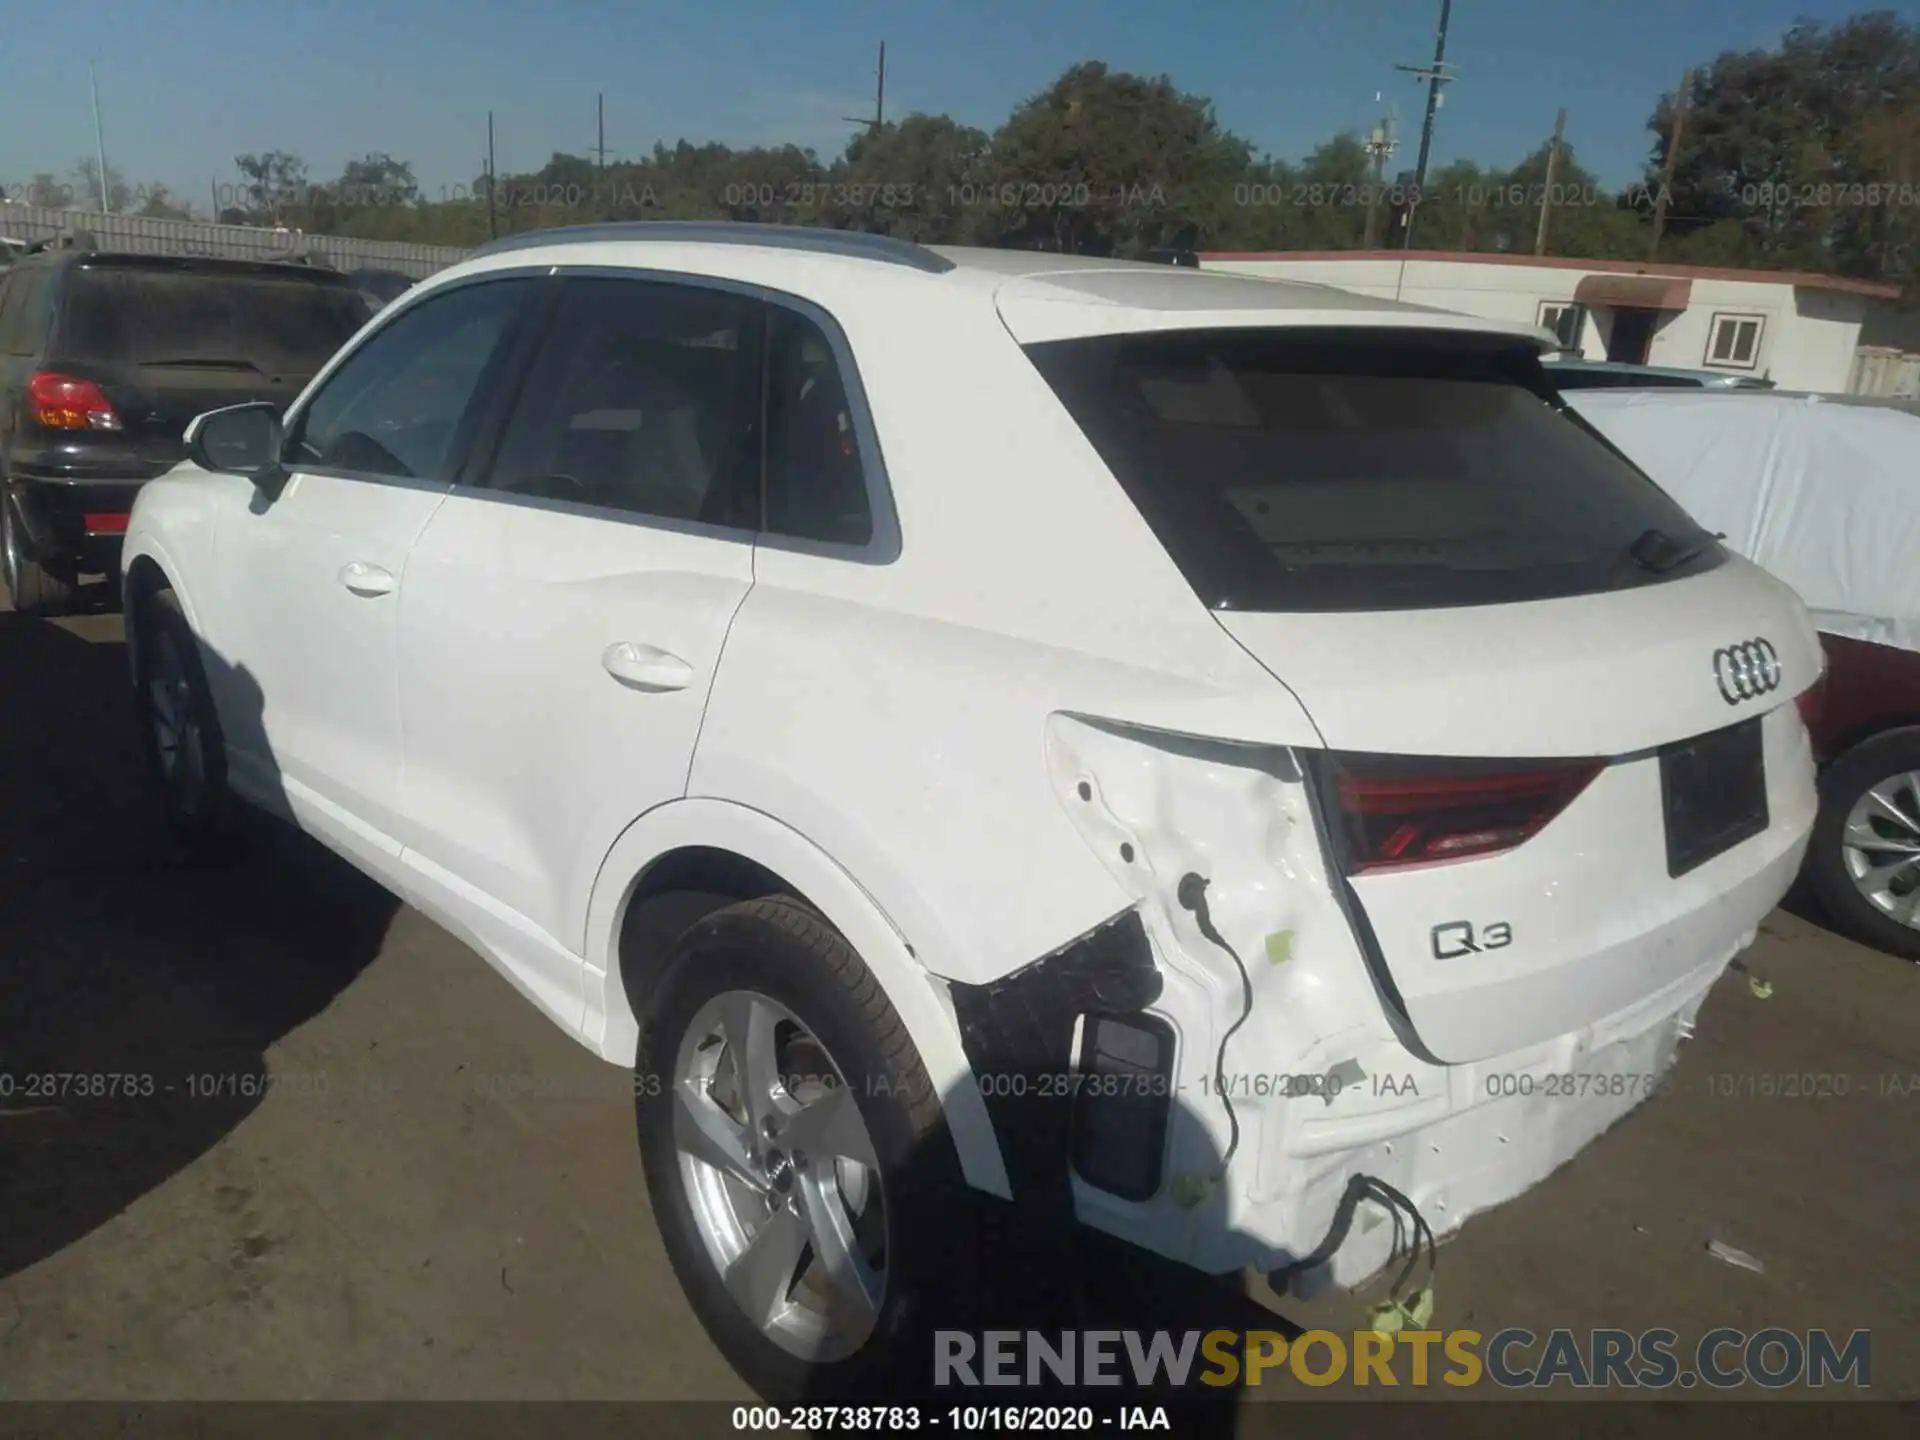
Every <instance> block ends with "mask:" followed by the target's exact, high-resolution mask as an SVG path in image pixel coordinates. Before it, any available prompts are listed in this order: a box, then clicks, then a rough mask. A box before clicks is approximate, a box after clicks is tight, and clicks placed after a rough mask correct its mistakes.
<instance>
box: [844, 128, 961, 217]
mask: <svg viewBox="0 0 1920 1440" xmlns="http://www.w3.org/2000/svg"><path fill="white" fill-rule="evenodd" d="M988 145H989V142H988V139H987V135H986V132H985V131H983V130H976V129H974V128H973V127H972V126H971V125H961V124H959V123H958V122H956V121H955V120H953V119H952V118H950V117H949V116H946V115H922V114H914V115H909V116H907V117H906V119H904V120H901V121H899V122H897V123H894V122H889V123H888V124H886V125H884V126H882V127H881V128H880V129H879V130H878V131H865V132H863V133H861V134H859V135H857V136H855V137H854V139H853V140H852V142H851V143H849V144H848V146H847V153H846V155H845V156H844V157H842V159H841V160H839V161H838V162H836V163H835V165H834V166H833V167H832V170H831V173H830V175H829V185H830V189H831V191H832V194H833V198H834V201H835V208H836V211H837V213H838V216H839V218H840V219H841V220H842V221H844V223H845V224H846V225H847V226H848V227H849V228H855V229H861V230H871V231H875V232H878V233H881V234H887V235H897V236H899V237H900V238H901V239H903V240H913V241H916V242H918V243H920V244H939V243H943V242H944V243H952V242H954V241H956V240H958V239H959V238H960V237H961V235H962V234H963V233H964V227H965V220H966V212H967V203H966V202H967V200H968V198H969V192H968V189H967V187H968V185H969V182H971V181H972V180H973V179H974V178H975V177H977V176H978V175H979V174H980V173H981V172H982V169H983V167H984V165H985V163H986V158H987V152H988Z"/></svg>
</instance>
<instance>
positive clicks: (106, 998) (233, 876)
mask: <svg viewBox="0 0 1920 1440" xmlns="http://www.w3.org/2000/svg"><path fill="white" fill-rule="evenodd" d="M125 668H126V667H125V653H124V649H123V647H122V645H121V643H120V631H119V622H118V620H117V619H116V618H114V617H111V616H98V617H90V618H85V619H79V620H73V621H64V622H61V623H59V624H57V625H54V624H38V623H30V622H26V621H22V620H20V619H18V618H17V617H15V616H13V615H11V614H10V613H0V1073H7V1074H12V1075H14V1076H16V1077H18V1076H24V1075H27V1074H31V1073H34V1072H36V1071H45V1070H53V1071H59V1072H69V1073H88V1074H92V1073H107V1074H118V1075H123V1076H134V1077H140V1076H150V1077H154V1079H153V1081H152V1082H151V1083H152V1084H153V1086H154V1090H153V1093H151V1094H145V1093H136V1094H132V1095H126V1094H123V1095H121V1096H119V1097H117V1098H114V1097H107V1098H98V1097H81V1096H76V1095H68V1096H65V1097H54V1098H51V1099H49V1098H46V1097H40V1098H33V1097H29V1096H27V1095H25V1094H23V1093H21V1091H20V1090H19V1088H18V1085H17V1084H16V1085H15V1088H14V1090H13V1093H11V1094H6V1095H0V1398H6V1399H12V1400H58V1399H75V1398H89V1399H100V1400H141V1401H147V1400H162V1399H200V1400H215V1399H226V1400H236V1399H249V1400H271V1399H421V1400H425V1399H435V1400H544V1399H563V1398H565V1399H590V1400H623V1399H706V1400H732V1401H746V1400H751V1399H752V1398H753V1397H752V1396H751V1395H750V1394H749V1393H748V1392H747V1390H746V1389H745V1387H744V1386H743V1385H742V1384H741V1382H740V1381H739V1380H738V1379H737V1378H736V1377H735V1376H734V1375H733V1374H732V1372H731V1371H730V1370H729V1369H728V1367H727V1366H726V1365H725V1363H724V1362H723V1361H722V1360H721V1359H720V1358H719V1356H718V1355H717V1353H716V1352H715V1351H714V1350H713V1348H712V1347H711V1346H710V1345H709V1344H708V1342H707V1341H706V1339H705V1337H704V1336H703V1334H702V1333H701V1331H700V1330H699V1328H698V1327H697V1325H696V1324H695V1323H694V1320H693V1317H692V1314H691V1312H690V1311H689V1310H688V1308H687V1306H686V1304H685V1303H684V1302H683V1300H682V1299H681V1295H680V1291H679V1289H678V1287H677V1285H676V1284H675V1282H674V1279H673V1277H672V1274H671V1273H670V1271H669V1269H668V1265H667V1261H666V1258H665V1256H664V1254H663V1253H662V1251H661V1248H660V1244H659V1242H658V1240H657V1238H656V1236H655V1233H654V1228H653V1224H652V1221H651V1218H650V1216H649V1213H648V1207H647V1201H646V1197H645V1192H644V1188H643V1185H642V1182H641V1176H640V1170H639V1165H638V1160H637V1156H636V1153H635V1147H634V1140H633V1119H632V1108H631V1102H630V1100H629V1098H628V1094H627V1089H626V1085H627V1082H626V1079H625V1077H624V1075H623V1074H621V1073H620V1072H618V1071H616V1070H614V1069H612V1068H610V1067H607V1066H604V1065H603V1064H601V1063H600V1062H599V1061H597V1060H595V1059H593V1058H592V1057H590V1056H589V1055H587V1054H586V1053H585V1052H584V1051H583V1050H581V1049H579V1048H578V1047H577V1046H575V1045H574V1044H573V1042H571V1041H570V1040H568V1039H566V1038H565V1037H564V1036H563V1035H561V1034H560V1032H559V1031H558V1030H556V1029H555V1028H554V1027H552V1026H551V1025H550V1024H549V1023H548V1022H547V1021H545V1020H544V1019H542V1018H541V1017H540V1016H539V1015H538V1014H537V1013H536V1012H535V1011H534V1010H533V1009H532V1008H531V1007H529V1006H528V1005H527V1004H526V1003H525V1002H524V1001H522V1000H521V999H520V998H519V996H518V995H517V994H516V993H515V992H514V991H513V990H512V989H511V988H510V987H509V986H508V985H507V984H506V983H505V982H504V981H502V980H500V979H498V978H497V977H496V976H495V975H494V974H493V972H492V971H491V970H490V969H488V968H487V966H486V965H485V964H484V963H482V962H481V961H480V960H479V959H478V958H477V957H475V956H474V955H473V954H472V953H471V952H469V951H467V950H466V949H464V948H463V947H462V946H461V945H460V944H459V943H457V942H456V941H454V940H452V939H451V938H450V937H448V936H447V935H446V934H445V933H443V932H442V931H440V930H439V929H437V928H436V927H435V926H433V925H432V924H431V923H429V922H428V921H426V920H424V919H423V918H422V917H420V916H419V915H417V914H415V913H413V912H412V911H409V910H406V909H404V908H401V907H399V906H398V905H397V903H396V902H395V901H394V900H392V899H391V897H389V896H387V895H386V894H385V893H384V892H382V891H380V890H379V889H378V888H377V887H375V886H373V885H372V884H371V883H369V882H367V881H365V880H364V879H362V878H361V877H360V876H358V875H357V874H355V873H353V872H352V871H350V870H348V869H347V868H346V867H345V866H344V865H342V864H341V863H339V862H337V861H335V860H334V859H333V858H332V857H331V856H330V855H328V854H326V853H325V852H323V851H321V850H320V849H319V848H318V847H316V846H314V845H312V844H311V843H309V842H307V841H306V840H304V839H303V838H302V837H299V836H297V835H293V834H291V833H288V834H286V835H285V836H284V837H282V838H280V839H279V840H277V841H275V842H273V843H271V844H270V845H268V846H267V847H266V848H265V850H264V851H263V852H262V853H261V854H259V855H257V856H256V857H255V858H253V859H251V860H249V861H248V862H247V863H245V864H243V865H242V866H240V867H239V868H238V869H235V870H230V871H223V872H204V871H194V870H190V869H185V868H182V867H181V866H179V865H177V864H176V863H174V862H173V861H172V860H171V859H170V858H169V854H168V851H167V848H166V846H165V844H164V840H163V837H162V835H161V832H160V830H159V828H158V822H157V817H156V815H155V813H154V811H153V809H152V807H151V805H150V803H149V801H148V799H147V795H146V792H145V791H144V790H143V789H142V788H141V782H142V779H143V777H142V776H141V773H140V766H139V760H138V755H137V750H136V745H135V737H134V732H133V729H132V721H131V716H130V708H129V703H128V696H127V693H126V680H125ZM1747 964H1748V966H1749V967H1750V970H1751V971H1752V973H1753V974H1754V975H1755V976H1757V977H1763V978H1764V979H1765V980H1766V981H1767V982H1769V983H1770V984H1771V985H1772V987H1773V992H1772V996H1771V998H1770V999H1767V1000H1764V1001H1763V1000H1760V999H1757V998H1756V997H1755V996H1754V994H1753V993H1752V991H1751V990H1750V988H1749V985H1748V982H1747V977H1746V976H1744V975H1739V974H1733V975H1730V976H1729V977H1728V978H1727V980H1726V981H1724V982H1723V983H1722V985H1721V986H1720V987H1719V989H1718V990H1717V991H1716V992H1715V993H1714V995H1713V996H1712V998H1711V1000H1710V1001H1709V1003H1708V1006H1707V1008H1706V1010H1705V1012H1704V1014H1703V1017H1702V1020H1701V1024H1700V1028H1699V1033H1698V1035H1697V1037H1696V1038H1695V1039H1694V1040H1693V1041H1692V1042H1691V1043H1690V1044H1689V1045H1688V1046H1687V1048H1686V1049H1685V1051H1684V1052H1683V1061H1682V1065H1681V1068H1680V1070H1679V1072H1678V1075H1677V1085H1676V1088H1675V1090H1674V1092H1673V1093H1671V1094H1669V1095H1667V1096H1665V1097H1663V1098H1661V1099H1659V1100H1657V1101H1655V1102H1654V1103H1652V1104H1650V1105H1648V1106H1645V1107H1643V1108H1642V1109H1641V1110H1640V1111H1638V1112H1636V1113H1635V1114H1634V1115H1633V1116H1632V1117H1630V1118H1629V1119H1628V1120H1627V1121H1626V1122H1624V1123H1623V1124H1622V1125H1620V1126H1619V1127H1618V1128H1617V1129H1616V1130H1615V1131H1613V1132H1612V1133H1610V1134H1609V1135H1607V1136H1605V1137H1603V1138H1602V1139H1601V1140H1600V1141H1599V1142H1598V1143H1596V1144H1595V1145H1594V1146H1592V1147H1591V1148H1590V1149H1589V1150H1588V1151H1586V1152H1585V1153H1584V1154H1583V1155H1581V1156H1580V1158H1579V1159H1578V1160H1577V1161H1576V1162H1575V1163H1574V1164H1572V1165H1571V1166H1569V1167H1567V1168H1566V1169H1564V1170H1563V1171H1561V1172H1560V1173H1559V1174H1557V1175H1556V1176H1554V1177H1553V1178H1552V1179H1550V1180H1549V1181H1548V1182H1547V1183H1545V1184H1543V1185H1541V1186H1540V1187H1538V1188H1537V1189H1536V1190H1534V1191H1533V1192H1531V1193H1529V1194H1528V1195H1526V1196H1524V1197H1523V1198H1521V1199H1520V1200H1519V1201H1517V1202H1515V1203H1514V1204H1511V1205H1509V1206H1507V1207H1505V1208H1504V1209H1502V1210H1499V1211H1497V1212H1495V1213H1491V1214H1488V1215H1484V1216H1481V1217H1478V1218H1476V1219H1475V1220H1473V1221H1471V1222H1470V1223H1469V1224H1468V1226H1467V1227H1466V1229H1465V1232H1464V1233H1463V1234H1462V1235H1461V1236H1460V1237H1459V1238H1458V1239H1457V1240H1455V1241H1454V1242H1452V1243H1450V1244H1448V1245H1446V1246H1444V1247H1443V1249H1442V1250H1441V1254H1440V1266H1439V1272H1438V1287H1437V1293H1438V1309H1437V1313H1436V1315H1435V1319H1434V1323H1435V1324H1436V1325H1438V1326H1445V1327H1453V1326H1470V1327H1473V1328H1476V1329H1479V1330H1481V1331H1483V1332H1488V1333H1490V1332H1492V1331H1494V1330H1496V1329H1499V1328H1502V1327H1505V1326H1510V1325H1522V1326H1526V1327H1528V1328H1530V1329H1533V1330H1535V1331H1537V1332H1544V1331H1546V1330H1549V1329H1551V1328H1553V1327H1556V1326H1567V1327H1573V1328H1576V1329H1580V1330H1585V1329H1588V1328H1592V1327H1598V1326H1610V1327H1619V1328H1622V1329H1626V1330H1630V1331H1636V1332H1637V1331H1640V1330H1644V1329H1647V1328H1651V1327H1666V1328H1670V1329H1673V1330H1676V1331H1678V1332H1680V1334H1681V1335H1682V1336H1683V1337H1687V1338H1688V1339H1691V1338H1694V1337H1697V1336H1698V1335H1699V1334H1700V1333H1702V1332H1704V1331H1706V1330H1709V1329H1712V1328H1714V1327H1716V1326H1722V1325H1725V1326H1734V1327H1738V1328H1740V1329H1743V1330H1747V1331H1754V1330H1759V1329H1761V1328H1764V1327H1767V1326H1780V1327H1785V1328H1787V1329H1791V1330H1798V1331H1804V1330H1806V1329H1809V1328H1812V1327H1822V1326H1824V1327H1827V1328H1829V1329H1832V1330H1835V1331H1838V1332H1840V1333H1841V1334H1843V1335H1844V1334H1845V1333H1847V1332H1851V1331H1854V1330H1859V1329H1866V1330H1869V1331H1871V1332H1872V1334H1873V1337H1874V1338H1873V1349H1872V1385H1873V1390H1874V1392H1875V1393H1876V1394H1877V1395H1879V1396H1883V1397H1889V1396H1899V1397H1907V1398H1913V1397H1920V1343H1917V1342H1916V1341H1915V1339H1914V1336H1915V1333H1916V1328H1920V1225H1916V1223H1915V1222H1916V1220H1917V1219H1920V1145H1916V1143H1915V1141H1916V1139H1917V1138H1920V1089H1916V1090H1915V1091H1914V1093H1910V1094H1898V1093H1892V1094H1889V1093H1883V1092H1884V1091H1885V1089H1886V1088H1887V1087H1886V1079H1885V1077H1899V1080H1898V1081H1896V1082H1895V1085H1894V1089H1896V1090H1899V1089H1905V1088H1906V1084H1907V1083H1908V1082H1910V1081H1911V1082H1912V1083H1916V1084H1920V1081H1912V1077H1920V971H1916V970H1915V969H1914V968H1913V967H1911V966H1908V965H1904V964H1901V963H1899V962H1896V961H1894V960H1891V959H1888V958H1886V957H1884V956H1881V955H1878V954H1874V953H1871V952H1868V951H1866V950H1863V949H1861V948H1859V947H1857V946H1854V945H1852V944H1850V943H1848V942H1846V941H1843V940H1840V939H1838V938H1836V937H1834V936H1832V935H1830V934H1828V933H1827V932H1826V931H1824V930H1823V929H1821V928H1820V927H1819V926H1818V925H1816V924H1814V923H1812V922H1811V921H1809V920H1807V919H1803V918H1798V917H1797V916H1795V915H1793V914H1789V913H1786V912H1784V911H1783V912H1780V913H1777V914H1776V915H1775V916H1773V917H1772V918H1771V920H1770V921H1769V922H1768V924H1767V926H1766V928H1765V932H1764V933H1763V934H1762V936H1761V938H1760V941H1759V943H1758V944H1757V945H1756V946H1755V947H1754V949H1753V950H1752V951H1750V952H1749V954H1748V956H1747ZM1789 1074H1791V1075H1813V1076H1831V1077H1845V1085H1844V1087H1840V1086H1837V1085H1836V1084H1835V1083H1833V1082H1829V1083H1826V1084H1824V1085H1820V1086H1816V1087H1814V1088H1816V1089H1820V1090H1823V1091H1826V1092H1829V1093H1825V1094H1821V1095H1816V1096H1812V1097H1805V1096H1799V1097H1791V1098H1788V1097H1783V1096H1780V1095H1777V1094H1763V1093H1762V1090H1763V1089H1770V1088H1771V1087H1770V1086H1767V1085H1766V1084H1765V1082H1764V1081H1762V1080H1759V1079H1749V1078H1747V1077H1770V1076H1776V1075H1789ZM259 1076H269V1077H271V1081H270V1087H269V1088H267V1089H266V1093H264V1094H248V1093H243V1091H245V1090H248V1089H254V1088H258V1087H259V1084H260V1082H259V1081H258V1080H257V1079H256V1080H249V1079H247V1078H246V1077H259ZM235 1077H241V1078H239V1079H236V1078H235ZM146 1083H148V1082H141V1081H136V1082H135V1088H136V1090H139V1089H142V1088H143V1087H144V1085H145V1084H146ZM1836 1088H1845V1089H1846V1091H1847V1092H1848V1093H1846V1094H1845V1095H1844V1096H1842V1095H1838V1094H1834V1093H1830V1092H1832V1091H1833V1090H1835V1089H1836ZM1711 1240H1721V1241H1724V1242H1725V1243H1727V1244H1730V1245H1733V1246H1736V1247H1738V1248H1739V1249H1741V1250H1744V1251H1747V1252H1749V1253H1750V1254H1752V1255H1754V1256H1756V1257H1758V1259H1759V1260H1760V1261H1761V1262H1762V1263H1763V1264H1764V1266H1765V1271H1764V1273H1762V1274H1755V1273H1751V1272H1749V1271H1747V1270H1742V1269H1736V1268H1731V1267H1729V1266H1728V1265H1726V1264H1723V1263H1721V1262H1720V1261H1718V1260H1716V1259H1714V1258H1713V1257H1711V1256H1710V1255H1709V1254H1708V1252H1707V1248H1706V1247H1707V1245H1708V1242H1709V1241H1711ZM1141 1263H1142V1264H1143V1265H1145V1264H1146V1262H1141ZM1147 1273H1149V1275H1150V1276H1151V1275H1152V1267H1151V1266H1148V1267H1147ZM1177 1283H1179V1282H1178V1281H1176V1280H1173V1279H1167V1278H1166V1277H1153V1278H1150V1280H1149V1282H1148V1288H1149V1289H1154V1290H1155V1293H1162V1289H1163V1288H1164V1286H1172V1285H1175V1284H1177ZM1156 1287H1161V1288H1156ZM1169 1293H1170V1292H1169ZM1208 1293H1209V1294H1214V1293H1216V1290H1213V1289H1210V1290H1209V1291H1208ZM1217 1293H1218V1294H1219V1295H1220V1297H1221V1298H1220V1301H1219V1304H1220V1307H1221V1308H1220V1311H1219V1320H1218V1322H1217V1323H1222V1324H1246V1323H1249V1322H1248V1320H1247V1319H1246V1316H1247V1315H1248V1314H1252V1315H1253V1316H1254V1317H1255V1319H1254V1321H1253V1322H1252V1323H1258V1317H1259V1315H1260V1314H1261V1313H1262V1312H1259V1311H1256V1310H1254V1309H1253V1307H1252V1305H1251V1304H1250V1303H1249V1302H1247V1301H1246V1300H1244V1299H1240V1298H1238V1297H1230V1296H1228V1295H1227V1293H1226V1291H1225V1290H1224V1288H1218V1289H1217ZM1364 1299H1365V1297H1355V1296H1336V1297H1328V1298H1322V1299H1320V1300H1316V1301H1314V1302H1312V1303H1311V1304H1300V1303H1298V1302H1293V1303H1290V1304H1289V1305H1288V1306H1287V1307H1286V1308H1287V1312H1288V1314H1289V1315H1290V1316H1291V1318H1293V1319H1295V1320H1297V1321H1298V1322H1300V1323H1302V1324H1306V1325H1315V1324H1325V1325H1327V1326H1329V1327H1331V1328H1334V1329H1345V1330H1350V1329H1352V1328H1353V1327H1354V1325H1355V1324H1356V1322H1357V1321H1358V1320H1359V1319H1360V1317H1361V1315H1362V1312H1363V1308H1364V1306H1363V1301H1364ZM1260 1398H1264V1397H1260Z"/></svg>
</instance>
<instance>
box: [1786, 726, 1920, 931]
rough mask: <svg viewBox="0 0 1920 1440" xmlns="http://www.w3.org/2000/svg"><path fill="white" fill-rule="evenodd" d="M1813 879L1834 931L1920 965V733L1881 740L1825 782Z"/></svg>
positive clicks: (1850, 757)
mask: <svg viewBox="0 0 1920 1440" xmlns="http://www.w3.org/2000/svg"><path fill="white" fill-rule="evenodd" d="M1807 878H1808V880H1809V881H1810V882H1811V884H1812V886H1813V889H1814V892H1815V893H1816V894H1817V895H1818V896H1819V897H1820V902H1821V904H1822V905H1823V906H1824V907H1825V909H1826V911H1827V914H1828V916H1829V917H1830V918H1831V919H1832V920H1833V922H1834V924H1835V927H1836V928H1838V929H1840V930H1841V931H1843V932H1844V933H1846V934H1847V935H1849V936H1851V937H1852V938H1853V939H1855V940H1858V941H1860V942H1861V943H1862V944H1864V945H1871V946H1873V947H1875V948H1876V949H1879V950H1884V951H1886V952H1887V953H1888V954H1890V955H1898V956H1900V957H1901V958H1902V959H1906V960H1920V729H1908V730H1894V731H1889V732H1888V733H1887V734H1885V735H1878V736H1875V737H1874V738H1873V739H1871V740H1868V741H1866V742H1865V743H1863V744H1860V745H1857V746H1855V747H1854V748H1853V749H1852V750H1849V751H1848V752H1847V753H1846V754H1845V755H1843V756H1841V757H1840V759H1839V760H1837V761H1835V762H1834V764H1833V765H1832V766H1831V768H1829V769H1828V771H1827V773H1826V774H1825V775H1823V776H1822V777H1821V780H1820V816H1819V819H1818V820H1816V821H1815V822H1814V827H1813V839H1812V841H1811V842H1810V844H1809V848H1808V854H1807Z"/></svg>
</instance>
